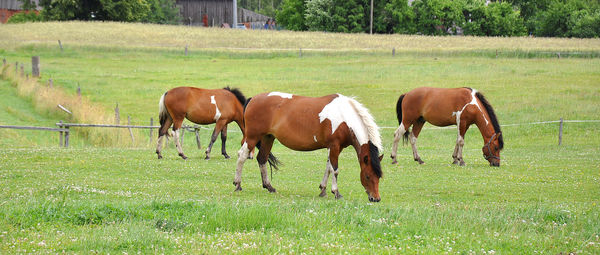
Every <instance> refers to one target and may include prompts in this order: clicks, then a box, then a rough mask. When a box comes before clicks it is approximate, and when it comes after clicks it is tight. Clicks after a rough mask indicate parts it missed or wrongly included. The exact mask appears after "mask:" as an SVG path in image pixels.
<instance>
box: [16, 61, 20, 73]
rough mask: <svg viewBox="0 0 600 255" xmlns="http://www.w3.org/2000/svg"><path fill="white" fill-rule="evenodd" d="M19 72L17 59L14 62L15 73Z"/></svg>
mask: <svg viewBox="0 0 600 255" xmlns="http://www.w3.org/2000/svg"><path fill="white" fill-rule="evenodd" d="M18 74H19V61H17V62H15V75H18Z"/></svg>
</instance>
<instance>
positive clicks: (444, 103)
mask: <svg viewBox="0 0 600 255" xmlns="http://www.w3.org/2000/svg"><path fill="white" fill-rule="evenodd" d="M396 113H397V116H398V123H399V124H400V126H399V127H398V129H396V132H395V134H394V145H393V147H392V160H393V161H392V164H395V163H397V160H396V153H397V150H398V142H399V141H400V138H401V137H402V136H404V140H410V144H411V145H412V150H413V157H414V159H415V161H418V162H419V164H423V160H421V157H419V154H418V153H417V145H416V144H417V138H418V137H419V133H420V132H421V128H423V125H424V124H425V122H429V123H431V124H433V125H436V126H439V127H444V126H450V125H457V127H458V138H457V139H456V146H455V148H454V153H453V154H452V158H454V162H452V163H453V164H459V165H461V166H464V165H465V162H464V161H463V155H462V154H463V146H464V145H465V139H464V137H465V133H466V132H467V129H469V126H471V124H475V125H477V127H478V128H479V131H480V132H481V135H482V136H483V142H484V146H483V148H482V150H483V157H484V158H485V159H486V160H487V161H489V162H490V165H491V166H500V150H502V148H503V147H504V141H503V139H502V132H501V131H500V124H499V123H498V119H497V118H496V114H495V113H494V109H492V106H491V105H490V104H489V103H488V101H487V100H486V99H485V97H484V96H483V95H482V94H481V93H479V92H477V90H474V89H471V88H452V89H444V88H428V87H423V88H416V89H414V90H412V91H410V92H408V93H406V94H404V95H401V96H400V98H399V99H398V103H397V104H396ZM411 125H412V126H413V130H412V132H411V131H410V130H409V128H410V126H411Z"/></svg>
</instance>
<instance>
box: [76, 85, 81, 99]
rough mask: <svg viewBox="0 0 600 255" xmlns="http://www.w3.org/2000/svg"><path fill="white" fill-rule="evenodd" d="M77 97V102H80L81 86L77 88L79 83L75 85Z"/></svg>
mask: <svg viewBox="0 0 600 255" xmlns="http://www.w3.org/2000/svg"><path fill="white" fill-rule="evenodd" d="M77 96H78V97H79V100H80V101H81V86H79V83H77Z"/></svg>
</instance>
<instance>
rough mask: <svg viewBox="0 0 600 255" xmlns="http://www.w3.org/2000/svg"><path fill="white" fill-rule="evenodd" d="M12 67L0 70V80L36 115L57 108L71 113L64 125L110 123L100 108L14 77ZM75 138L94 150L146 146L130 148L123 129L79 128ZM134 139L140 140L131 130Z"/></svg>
mask: <svg viewBox="0 0 600 255" xmlns="http://www.w3.org/2000/svg"><path fill="white" fill-rule="evenodd" d="M14 69H15V68H14V67H13V66H12V65H6V66H4V68H3V69H2V73H1V75H0V78H2V79H4V80H8V81H10V82H11V83H12V84H13V86H15V87H16V88H17V92H18V94H19V95H20V96H22V97H30V98H32V101H33V102H34V104H35V107H36V109H37V110H38V111H41V112H44V111H61V110H60V109H59V108H58V107H57V106H58V105H59V104H60V105H62V106H64V107H65V108H67V109H69V110H70V111H71V112H72V115H71V118H70V119H68V120H67V121H70V122H76V123H86V124H108V123H112V122H113V121H114V116H110V115H109V114H107V113H106V111H105V110H104V108H103V107H101V106H99V105H97V104H94V103H92V102H90V101H89V100H88V99H87V98H85V97H79V96H76V95H70V94H68V93H66V92H65V91H64V90H63V89H61V88H60V87H58V86H53V87H49V86H47V85H42V84H40V82H39V81H38V79H36V78H31V77H23V76H22V75H21V74H18V73H15V71H14ZM77 131H78V132H79V134H81V135H83V136H85V137H87V139H88V141H89V142H91V143H92V144H94V145H98V146H132V145H133V146H140V145H146V143H144V142H145V140H143V141H139V140H138V141H136V142H137V144H132V142H131V140H130V135H129V132H128V131H127V130H126V129H107V128H79V129H77ZM133 132H134V136H135V137H141V136H140V134H139V131H137V130H134V131H133Z"/></svg>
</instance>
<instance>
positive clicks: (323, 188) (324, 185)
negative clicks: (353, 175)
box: [319, 159, 333, 197]
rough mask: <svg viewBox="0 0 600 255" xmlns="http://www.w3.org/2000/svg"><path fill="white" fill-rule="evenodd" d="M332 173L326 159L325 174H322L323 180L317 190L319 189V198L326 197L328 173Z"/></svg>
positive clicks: (331, 168) (329, 163)
mask: <svg viewBox="0 0 600 255" xmlns="http://www.w3.org/2000/svg"><path fill="white" fill-rule="evenodd" d="M331 172H333V167H332V166H331V162H330V161H329V159H327V165H326V166H325V174H323V180H322V181H321V184H319V189H321V194H319V196H320V197H325V196H327V180H329V173H331Z"/></svg>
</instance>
